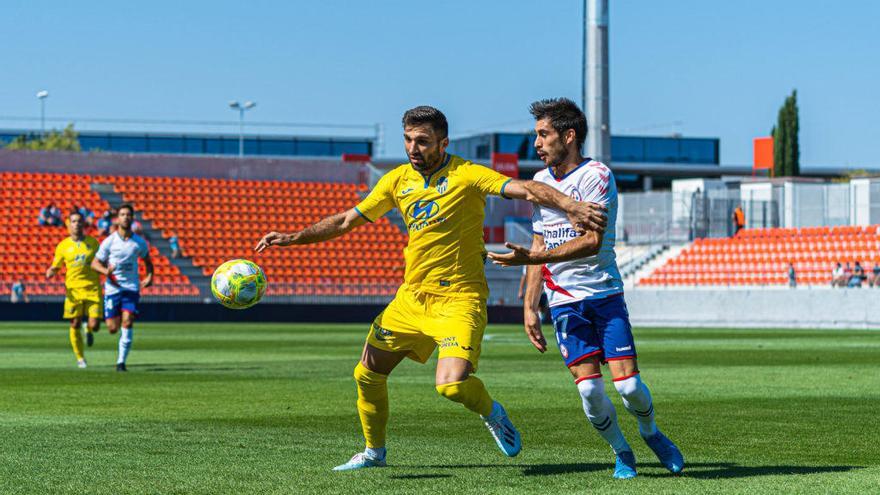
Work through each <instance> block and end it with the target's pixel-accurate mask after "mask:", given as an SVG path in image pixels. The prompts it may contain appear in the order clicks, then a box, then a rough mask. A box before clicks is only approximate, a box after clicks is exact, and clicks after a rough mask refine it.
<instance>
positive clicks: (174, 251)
mask: <svg viewBox="0 0 880 495" xmlns="http://www.w3.org/2000/svg"><path fill="white" fill-rule="evenodd" d="M168 244H170V245H171V257H172V258H180V257H181V256H182V254H181V252H180V240H179V239H177V234H175V233H174V232H172V233H171V237H169V238H168Z"/></svg>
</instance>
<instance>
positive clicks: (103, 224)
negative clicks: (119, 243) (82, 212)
mask: <svg viewBox="0 0 880 495" xmlns="http://www.w3.org/2000/svg"><path fill="white" fill-rule="evenodd" d="M115 221H116V210H114V209H113V208H110V209H109V210H107V211H105V212H104V214H103V215H101V218H100V219H98V235H99V236H101V237H106V236H108V235H110V234H111V233H113V230H115V225H114V222H115Z"/></svg>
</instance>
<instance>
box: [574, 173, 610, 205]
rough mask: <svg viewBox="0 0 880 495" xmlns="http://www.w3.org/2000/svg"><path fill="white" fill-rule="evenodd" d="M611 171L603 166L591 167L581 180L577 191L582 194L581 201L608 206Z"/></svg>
mask: <svg viewBox="0 0 880 495" xmlns="http://www.w3.org/2000/svg"><path fill="white" fill-rule="evenodd" d="M610 181H611V171H609V170H608V168H606V167H605V166H604V165H601V166H591V169H590V171H589V172H588V173H586V174H584V176H583V177H582V178H581V181H580V184H579V186H580V187H579V189H580V190H581V192H582V194H583V199H582V201H588V202H590V203H599V204H601V205H605V206H608V201H609V197H608V195H609V191H610V190H611V187H610Z"/></svg>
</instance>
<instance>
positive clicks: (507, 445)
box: [480, 402, 522, 457]
mask: <svg viewBox="0 0 880 495" xmlns="http://www.w3.org/2000/svg"><path fill="white" fill-rule="evenodd" d="M480 417H481V418H483V422H484V423H485V424H486V428H488V429H489V433H491V434H492V438H494V439H495V443H497V444H498V448H499V449H501V452H504V455H506V456H507V457H515V456H516V455H517V454H519V451H520V450H522V440H521V439H520V436H519V431H517V430H516V427H514V426H513V423H511V422H510V418H508V417H507V411H505V410H504V407H502V406H501V404H499V403H497V402H495V403H493V404H492V414H490V415H489V416H488V417H487V416H480Z"/></svg>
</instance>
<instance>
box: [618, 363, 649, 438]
mask: <svg viewBox="0 0 880 495" xmlns="http://www.w3.org/2000/svg"><path fill="white" fill-rule="evenodd" d="M614 388H616V389H617V391H618V392H619V393H620V397H621V398H622V399H623V407H625V408H626V410H627V411H629V412H630V414H632V415H633V416H635V417H636V420H637V421H638V422H639V433H641V434H642V436H643V437H650V436H652V435H654V434H656V433H657V423H656V422H654V402H653V400H652V399H651V392H650V391H649V390H648V386H647V385H645V384H644V383H643V382H642V379H641V378H640V377H639V375H638V373H636V374H635V375H632V376H628V377H622V379H621V378H616V379H615V380H614Z"/></svg>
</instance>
